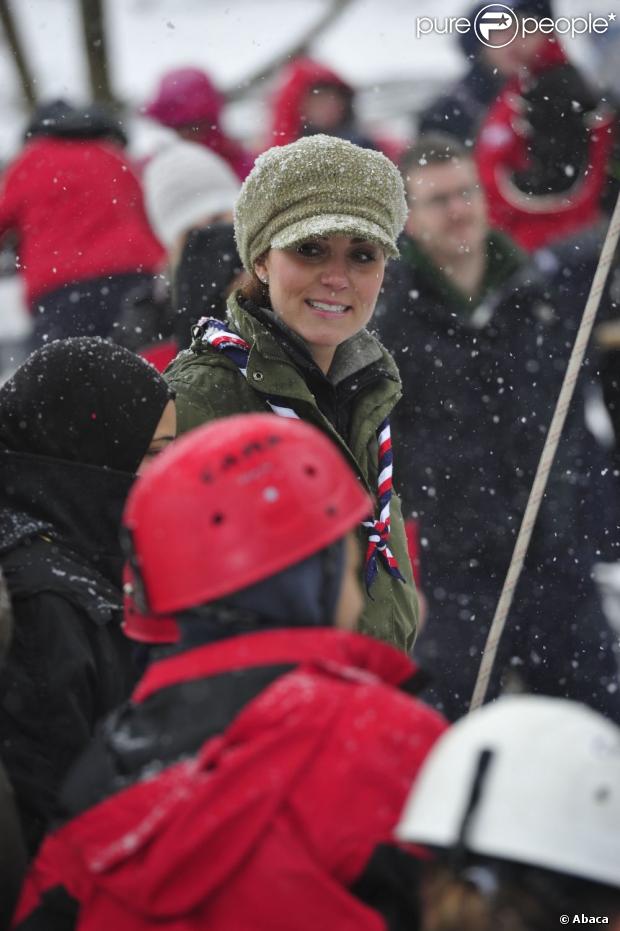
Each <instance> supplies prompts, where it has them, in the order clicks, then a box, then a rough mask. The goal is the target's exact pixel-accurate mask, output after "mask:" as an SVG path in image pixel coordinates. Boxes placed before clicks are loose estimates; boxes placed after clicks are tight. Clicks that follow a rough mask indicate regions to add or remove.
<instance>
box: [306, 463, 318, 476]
mask: <svg viewBox="0 0 620 931" xmlns="http://www.w3.org/2000/svg"><path fill="white" fill-rule="evenodd" d="M304 474H305V475H309V476H310V478H314V476H315V475H316V467H315V466H313V465H305V466H304Z"/></svg>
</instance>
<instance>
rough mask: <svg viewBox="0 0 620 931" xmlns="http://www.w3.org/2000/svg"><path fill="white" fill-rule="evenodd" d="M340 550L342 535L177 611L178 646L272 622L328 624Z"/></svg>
mask: <svg viewBox="0 0 620 931" xmlns="http://www.w3.org/2000/svg"><path fill="white" fill-rule="evenodd" d="M345 553H346V548H345V540H344V538H343V539H340V540H338V541H337V542H336V543H332V544H331V545H330V546H328V547H326V548H325V549H322V550H320V551H319V552H318V553H314V554H313V555H312V556H309V557H308V558H307V559H304V560H302V561H301V562H298V563H295V565H293V566H289V567H288V568H287V569H283V570H282V572H278V573H276V575H272V576H270V577H269V578H268V579H264V580H263V581H262V582H257V584H256V585H251V586H249V587H248V588H244V589H241V590H240V591H238V592H234V593H233V594H232V595H226V596H225V597H224V598H222V599H221V600H220V601H216V602H212V603H211V604H208V605H204V606H202V607H200V608H196V609H195V610H192V611H187V612H183V613H182V614H181V615H179V616H177V621H178V624H179V628H180V630H181V649H187V648H188V647H192V646H198V645H199V644H206V643H210V642H213V641H216V640H220V639H223V638H225V637H233V636H236V635H238V634H244V633H251V632H254V633H255V632H257V631H260V630H269V629H272V628H282V627H330V626H332V625H333V623H334V620H335V614H336V607H337V605H338V598H339V596H340V591H341V588H342V580H343V576H344V569H345Z"/></svg>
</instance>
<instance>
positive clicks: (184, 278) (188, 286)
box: [173, 223, 243, 348]
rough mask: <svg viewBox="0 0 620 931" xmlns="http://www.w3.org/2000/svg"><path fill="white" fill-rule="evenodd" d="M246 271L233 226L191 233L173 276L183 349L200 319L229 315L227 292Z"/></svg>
mask: <svg viewBox="0 0 620 931" xmlns="http://www.w3.org/2000/svg"><path fill="white" fill-rule="evenodd" d="M242 271H243V264H242V262H241V259H240V258H239V253H238V252H237V245H236V243H235V235H234V230H233V226H232V224H231V223H214V224H213V225H212V226H207V227H204V228H200V229H194V230H191V232H190V233H188V235H187V239H186V240H185V246H184V247H183V252H182V253H181V258H180V260H179V264H178V266H177V268H176V271H175V274H174V295H173V300H174V307H175V312H176V320H175V332H176V334H177V338H178V340H179V345H180V347H181V348H183V347H187V346H189V344H190V342H191V327H192V325H193V324H195V323H197V322H198V320H199V319H200V318H201V317H217V318H218V319H220V320H222V319H224V317H225V314H226V291H227V290H228V288H229V286H230V285H231V284H232V282H233V280H234V279H235V278H236V277H237V275H239V274H240V273H241V272H242Z"/></svg>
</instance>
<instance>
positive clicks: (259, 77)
mask: <svg viewBox="0 0 620 931" xmlns="http://www.w3.org/2000/svg"><path fill="white" fill-rule="evenodd" d="M352 2H353V0H332V2H331V3H330V4H329V6H328V8H327V9H326V11H325V13H323V15H322V16H321V17H320V19H319V20H318V21H317V22H316V23H315V24H314V25H313V26H311V27H310V28H309V29H308V30H307V32H306V33H305V34H304V35H303V36H302V37H301V39H299V40H298V41H297V42H296V43H295V45H293V46H291V47H290V48H288V49H286V50H285V51H284V52H281V54H279V55H276V57H275V58H272V60H271V61H270V62H268V63H267V64H266V65H263V67H262V68H259V70H258V71H255V72H254V74H251V75H250V76H249V77H248V78H246V79H245V80H244V81H242V82H241V83H240V84H238V85H237V86H236V87H231V88H230V89H229V90H228V91H225V92H224V93H225V95H226V99H227V100H228V101H229V102H231V103H232V102H233V101H235V100H239V99H240V98H241V97H244V96H245V95H246V94H247V93H248V91H250V90H252V88H253V87H255V86H256V85H257V84H259V83H260V82H261V81H264V80H265V79H266V78H269V77H271V75H272V74H274V73H275V72H276V71H279V69H280V68H282V66H283V65H285V64H286V63H287V62H288V61H290V59H292V58H297V57H298V56H299V55H303V54H305V53H306V52H307V51H308V49H309V48H310V46H311V45H312V43H313V42H314V41H315V40H316V39H318V37H319V36H320V35H321V34H322V33H323V32H325V30H326V29H327V28H328V27H329V26H331V25H332V23H333V22H335V21H336V20H337V19H338V17H339V16H341V15H342V14H343V13H344V11H345V10H346V8H347V7H348V6H350V5H351V3H352Z"/></svg>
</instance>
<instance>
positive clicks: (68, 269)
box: [0, 137, 164, 302]
mask: <svg viewBox="0 0 620 931" xmlns="http://www.w3.org/2000/svg"><path fill="white" fill-rule="evenodd" d="M10 230H15V231H16V232H17V234H18V236H19V253H18V255H19V263H20V269H21V272H22V274H23V276H24V278H25V281H26V291H27V297H28V300H29V301H30V302H32V301H35V300H36V298H37V297H39V296H40V295H42V294H46V293H48V292H50V291H55V290H56V289H57V288H60V287H62V286H63V285H65V284H69V283H70V282H74V281H84V280H87V279H89V278H99V277H101V276H103V275H114V274H123V273H128V272H146V273H154V272H156V271H157V269H158V268H159V265H160V263H161V262H162V260H163V257H164V250H163V249H162V246H161V245H160V243H159V242H158V240H157V239H156V238H155V236H154V234H153V232H152V231H151V228H150V226H149V222H148V220H147V218H146V214H145V211H144V204H143V198H142V189H141V187H140V183H139V181H138V179H137V178H136V176H135V175H134V174H133V171H132V169H131V167H130V165H129V163H128V161H127V160H126V159H125V157H124V155H123V153H122V152H121V150H120V149H119V148H118V146H114V145H112V144H106V143H102V142H100V141H93V140H81V139H52V138H49V137H45V138H40V139H35V140H33V141H32V142H29V143H28V144H27V145H26V147H25V148H24V150H23V152H22V154H21V155H19V156H18V157H17V158H16V160H15V161H14V162H13V163H12V164H11V165H10V166H9V167H8V168H7V170H6V173H5V175H4V178H3V185H2V192H1V193H0V236H1V235H3V234H4V233H7V232H9V231H10Z"/></svg>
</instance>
